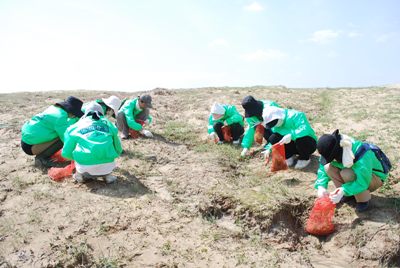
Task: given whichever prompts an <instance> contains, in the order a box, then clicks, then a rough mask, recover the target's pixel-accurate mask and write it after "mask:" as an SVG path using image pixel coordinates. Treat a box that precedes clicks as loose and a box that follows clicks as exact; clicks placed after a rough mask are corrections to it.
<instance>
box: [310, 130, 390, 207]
mask: <svg viewBox="0 0 400 268" xmlns="http://www.w3.org/2000/svg"><path fill="white" fill-rule="evenodd" d="M317 149H318V152H319V153H320V155H321V158H320V167H319V169H318V173H317V180H316V181H315V188H316V189H317V190H318V192H317V195H318V197H322V196H325V195H327V196H328V195H329V196H330V199H331V200H332V202H333V203H339V202H340V201H343V197H344V196H345V197H350V196H354V197H355V199H356V201H357V206H356V211H357V212H363V211H365V210H367V209H368V203H369V200H370V199H371V192H373V191H375V190H376V189H378V188H379V187H381V186H382V184H383V182H384V181H386V179H387V178H388V176H389V171H390V169H391V163H390V161H389V159H388V158H387V157H386V155H385V154H384V153H383V152H382V151H381V150H380V149H379V147H377V146H375V145H373V144H369V143H363V142H361V141H358V140H354V139H352V138H350V137H348V136H346V135H341V134H339V130H338V129H337V130H335V131H334V132H333V133H332V134H324V135H322V136H321V137H320V138H319V140H318V144H317ZM330 180H332V181H333V183H334V185H335V187H336V189H335V191H334V192H333V193H331V194H329V193H328V191H327V190H326V189H327V187H328V182H329V181H330Z"/></svg>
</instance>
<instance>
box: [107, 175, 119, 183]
mask: <svg viewBox="0 0 400 268" xmlns="http://www.w3.org/2000/svg"><path fill="white" fill-rule="evenodd" d="M104 179H105V180H106V183H107V184H109V183H113V182H115V181H116V180H117V177H116V176H114V175H111V174H108V175H107V176H105V177H104Z"/></svg>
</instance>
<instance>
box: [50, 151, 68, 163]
mask: <svg viewBox="0 0 400 268" xmlns="http://www.w3.org/2000/svg"><path fill="white" fill-rule="evenodd" d="M61 152H62V149H60V150H58V151H57V152H55V153H54V154H53V155H52V156H50V159H51V161H53V162H56V163H63V162H66V161H68V160H67V159H65V158H64V157H62V156H61Z"/></svg>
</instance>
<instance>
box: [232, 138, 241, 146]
mask: <svg viewBox="0 0 400 268" xmlns="http://www.w3.org/2000/svg"><path fill="white" fill-rule="evenodd" d="M232 144H233V145H239V144H240V139H237V140H235V141H233V142H232Z"/></svg>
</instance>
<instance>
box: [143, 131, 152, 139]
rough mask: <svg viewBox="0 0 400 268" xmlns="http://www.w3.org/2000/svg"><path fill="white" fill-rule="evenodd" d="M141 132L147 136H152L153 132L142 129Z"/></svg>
mask: <svg viewBox="0 0 400 268" xmlns="http://www.w3.org/2000/svg"><path fill="white" fill-rule="evenodd" d="M142 134H143V135H144V136H145V137H147V138H153V133H151V132H150V131H149V130H146V129H143V130H142Z"/></svg>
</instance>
